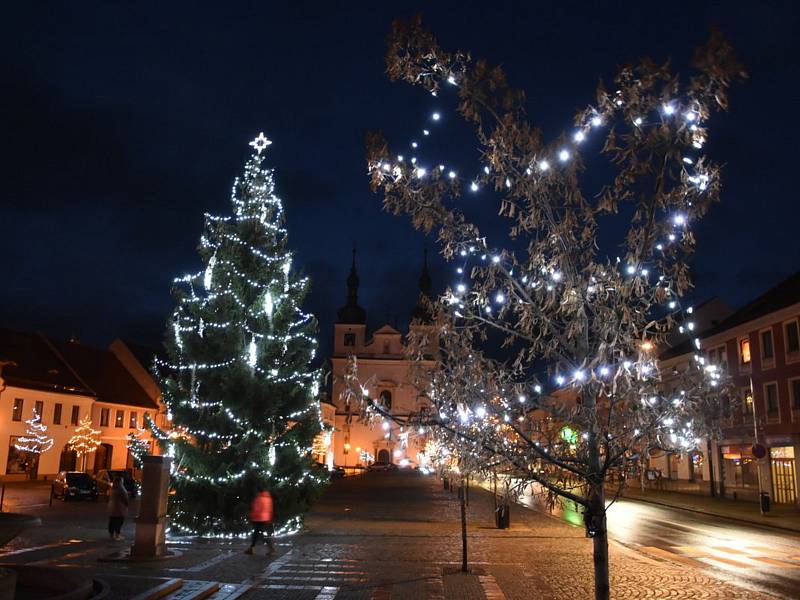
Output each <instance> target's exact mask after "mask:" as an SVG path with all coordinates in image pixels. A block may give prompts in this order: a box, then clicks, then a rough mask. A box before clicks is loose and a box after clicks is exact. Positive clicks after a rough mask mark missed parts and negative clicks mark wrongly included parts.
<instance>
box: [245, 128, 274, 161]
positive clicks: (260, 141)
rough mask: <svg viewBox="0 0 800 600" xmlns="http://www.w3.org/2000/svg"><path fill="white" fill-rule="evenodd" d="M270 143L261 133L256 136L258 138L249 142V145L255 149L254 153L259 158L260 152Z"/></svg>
mask: <svg viewBox="0 0 800 600" xmlns="http://www.w3.org/2000/svg"><path fill="white" fill-rule="evenodd" d="M271 143H272V140H269V139H267V138H266V136H265V135H264V132H263V131H262V132H261V133H259V134H258V137H257V138H256V139H254V140H253V141H252V142H250V145H251V146H252V147H253V148H255V150H256V152H257V153H258V155H259V156H260V155H261V151H262V150H264V149H265V148H266V147H267V146H269V145H270V144H271Z"/></svg>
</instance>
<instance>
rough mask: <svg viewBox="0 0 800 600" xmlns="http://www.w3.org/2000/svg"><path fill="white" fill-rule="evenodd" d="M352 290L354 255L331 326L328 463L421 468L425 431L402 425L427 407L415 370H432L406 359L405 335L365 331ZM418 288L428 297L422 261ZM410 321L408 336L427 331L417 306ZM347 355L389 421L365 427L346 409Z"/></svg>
mask: <svg viewBox="0 0 800 600" xmlns="http://www.w3.org/2000/svg"><path fill="white" fill-rule="evenodd" d="M358 285H359V279H358V273H357V271H356V264H355V251H354V252H353V265H352V268H351V270H350V275H349V277H348V279H347V289H348V293H347V304H345V306H343V307H342V308H341V309H340V310H339V312H338V320H337V322H336V324H335V326H334V335H335V339H334V344H333V355H332V357H331V372H332V376H333V377H332V389H331V404H332V407H330V413H333V412H334V411H333V408H335V416H334V423H333V425H334V432H333V435H332V436H331V437H332V439H331V447H332V450H333V462H334V463H335V464H336V465H337V466H342V467H345V468H353V467H355V468H358V467H366V466H368V465H369V464H371V463H373V462H381V463H392V464H395V465H398V466H399V467H414V466H418V465H420V464H424V462H425V456H424V451H425V444H426V442H427V438H426V435H425V432H424V430H418V429H417V428H414V427H408V426H407V425H406V424H405V422H406V419H407V418H408V416H409V415H411V414H414V413H416V412H418V411H419V410H421V409H423V408H425V407H426V406H427V405H428V404H429V401H428V399H427V398H426V397H425V396H424V394H423V393H421V390H420V389H418V386H416V385H414V383H413V381H414V379H415V378H416V377H415V375H418V374H419V369H420V367H422V369H423V372H424V368H425V366H428V365H433V362H432V360H431V362H428V361H424V362H422V364H421V365H420V363H417V364H416V365H414V363H413V362H412V361H411V360H409V359H408V358H407V356H406V342H407V340H406V336H404V335H403V334H402V333H401V332H399V331H397V330H396V329H395V328H394V327H391V326H390V325H384V326H382V327H380V328H378V329H377V330H376V331H374V332H372V333H371V334H370V333H369V332H368V331H367V318H366V311H365V310H364V309H363V308H362V307H361V306H359V305H358ZM419 287H420V292H421V293H422V294H424V295H426V296H429V295H430V288H431V278H430V275H429V273H428V265H427V260H425V262H424V264H423V268H422V274H421V275H420V279H419ZM411 319H412V325H410V327H409V329H410V330H411V331H413V330H415V329H427V328H429V325H426V323H427V322H428V316H427V313H426V311H425V309H424V308H423V307H422V306H421V305H419V304H418V305H417V306H415V307H414V309H413V310H412V311H411ZM353 356H354V357H355V358H356V359H357V364H358V378H359V380H360V381H361V382H362V383H363V384H364V386H365V387H366V388H367V392H368V394H369V396H370V397H371V398H377V399H380V402H381V404H382V405H383V407H384V409H385V410H386V411H387V412H388V413H390V414H391V416H392V418H386V419H381V418H378V419H375V420H373V421H372V422H371V423H366V422H363V421H362V420H361V419H360V418H359V416H358V408H357V407H355V406H349V405H348V403H347V401H346V394H344V391H345V388H346V384H345V380H344V376H345V374H346V373H347V370H348V365H349V361H350V360H351V357H353Z"/></svg>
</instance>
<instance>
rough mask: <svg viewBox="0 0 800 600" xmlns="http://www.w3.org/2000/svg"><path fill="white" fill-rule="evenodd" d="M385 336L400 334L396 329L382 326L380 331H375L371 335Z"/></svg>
mask: <svg viewBox="0 0 800 600" xmlns="http://www.w3.org/2000/svg"><path fill="white" fill-rule="evenodd" d="M387 334H388V335H400V332H399V331H397V329H395V328H394V327H392V326H391V325H384V326H383V327H381V328H380V329H378V330H377V331H375V332H374V333H373V334H372V335H387Z"/></svg>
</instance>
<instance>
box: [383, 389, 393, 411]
mask: <svg viewBox="0 0 800 600" xmlns="http://www.w3.org/2000/svg"><path fill="white" fill-rule="evenodd" d="M381 404H383V406H384V408H386V410H391V409H392V392H390V391H389V390H383V391H382V392H381Z"/></svg>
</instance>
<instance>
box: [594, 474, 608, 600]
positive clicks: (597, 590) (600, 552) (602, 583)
mask: <svg viewBox="0 0 800 600" xmlns="http://www.w3.org/2000/svg"><path fill="white" fill-rule="evenodd" d="M589 510H590V513H591V526H592V529H593V531H594V536H593V537H592V542H593V558H594V597H595V600H608V599H609V597H610V595H611V587H610V584H609V568H608V530H607V529H606V501H605V485H604V483H603V482H601V483H599V484H598V485H596V486H593V490H592V496H591V499H590V504H589Z"/></svg>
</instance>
